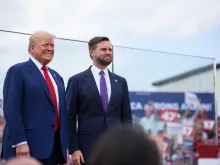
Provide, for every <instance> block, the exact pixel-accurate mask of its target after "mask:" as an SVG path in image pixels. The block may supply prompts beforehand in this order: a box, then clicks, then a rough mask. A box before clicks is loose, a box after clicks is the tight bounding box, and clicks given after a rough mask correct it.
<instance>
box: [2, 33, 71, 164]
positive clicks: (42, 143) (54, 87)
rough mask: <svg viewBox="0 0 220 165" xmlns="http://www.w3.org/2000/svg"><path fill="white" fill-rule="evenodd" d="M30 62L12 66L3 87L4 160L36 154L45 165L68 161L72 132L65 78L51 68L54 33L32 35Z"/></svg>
mask: <svg viewBox="0 0 220 165" xmlns="http://www.w3.org/2000/svg"><path fill="white" fill-rule="evenodd" d="M28 52H29V54H30V55H31V57H30V59H29V60H28V61H26V62H22V63H18V64H15V65H13V66H12V67H11V68H9V70H8V72H7V75H6V78H5V82H4V89H3V98H4V109H3V111H4V115H5V120H6V126H5V132H4V137H3V153H2V158H3V159H6V160H7V159H10V158H11V157H14V156H22V157H23V156H26V157H29V156H32V157H34V158H36V159H38V160H39V161H40V162H42V164H44V165H55V164H64V163H66V161H67V147H68V133H67V130H68V129H67V110H66V96H65V87H64V82H63V79H62V77H61V76H60V75H59V74H58V73H57V72H56V71H54V70H52V69H51V68H49V67H48V64H49V63H50V62H51V61H52V59H53V57H54V36H53V35H52V34H50V33H48V32H36V33H34V34H32V35H31V36H30V39H29V47H28Z"/></svg>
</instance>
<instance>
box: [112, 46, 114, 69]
mask: <svg viewBox="0 0 220 165" xmlns="http://www.w3.org/2000/svg"><path fill="white" fill-rule="evenodd" d="M114 56H115V55H114V46H112V73H114Z"/></svg>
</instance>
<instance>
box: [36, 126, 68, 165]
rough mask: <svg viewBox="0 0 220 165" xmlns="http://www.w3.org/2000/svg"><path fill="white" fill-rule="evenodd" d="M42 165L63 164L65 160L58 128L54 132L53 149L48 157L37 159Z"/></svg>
mask: <svg viewBox="0 0 220 165" xmlns="http://www.w3.org/2000/svg"><path fill="white" fill-rule="evenodd" d="M39 161H40V162H41V163H42V164H43V165H57V164H65V163H66V161H65V159H64V157H63V153H62V148H61V143H60V129H58V130H57V131H56V132H55V137H54V144H53V151H52V153H51V155H50V157H49V158H47V159H40V160H39Z"/></svg>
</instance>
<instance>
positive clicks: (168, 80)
mask: <svg viewBox="0 0 220 165" xmlns="http://www.w3.org/2000/svg"><path fill="white" fill-rule="evenodd" d="M212 69H213V65H212V64H210V65H207V66H203V67H200V68H196V69H193V70H190V71H187V72H184V73H181V74H179V75H176V76H172V77H169V78H166V79H163V80H159V81H156V82H153V83H152V85H153V86H162V85H165V84H168V83H171V82H175V81H179V80H182V79H185V78H187V77H190V76H193V75H197V74H199V73H203V72H206V71H209V70H212ZM216 69H220V63H218V64H216Z"/></svg>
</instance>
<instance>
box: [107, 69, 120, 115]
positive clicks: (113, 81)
mask: <svg viewBox="0 0 220 165" xmlns="http://www.w3.org/2000/svg"><path fill="white" fill-rule="evenodd" d="M108 73H109V78H110V83H111V96H110V100H109V103H108V108H107V111H108V110H109V108H110V106H111V105H112V104H113V103H114V102H113V98H115V97H117V83H118V80H117V79H116V78H115V76H114V74H112V73H111V72H110V71H108Z"/></svg>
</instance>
